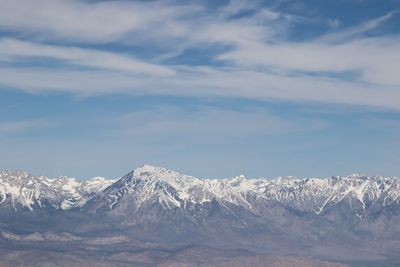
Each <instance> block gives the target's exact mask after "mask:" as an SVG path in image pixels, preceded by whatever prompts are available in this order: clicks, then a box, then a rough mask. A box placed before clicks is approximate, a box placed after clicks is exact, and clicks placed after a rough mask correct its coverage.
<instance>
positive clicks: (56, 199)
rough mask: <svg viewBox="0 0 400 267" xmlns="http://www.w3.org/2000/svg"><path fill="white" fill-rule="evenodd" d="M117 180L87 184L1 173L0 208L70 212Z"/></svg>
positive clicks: (103, 180) (100, 180)
mask: <svg viewBox="0 0 400 267" xmlns="http://www.w3.org/2000/svg"><path fill="white" fill-rule="evenodd" d="M113 182H114V180H107V179H104V178H101V177H95V178H92V179H90V180H87V181H77V180H76V179H75V178H69V177H65V176H62V177H58V178H56V179H49V178H48V177H45V176H32V175H30V174H29V173H27V172H25V171H0V196H1V200H0V209H1V207H4V206H7V204H8V207H10V206H11V207H12V208H13V209H15V210H17V209H18V208H27V209H29V210H31V211H32V210H33V209H35V208H46V207H47V208H53V209H62V210H67V209H71V208H74V207H78V206H81V205H83V204H84V203H86V201H88V200H89V199H90V197H92V196H93V195H95V194H97V193H99V192H101V191H102V190H104V189H105V188H106V187H107V186H109V185H111V184H112V183H113Z"/></svg>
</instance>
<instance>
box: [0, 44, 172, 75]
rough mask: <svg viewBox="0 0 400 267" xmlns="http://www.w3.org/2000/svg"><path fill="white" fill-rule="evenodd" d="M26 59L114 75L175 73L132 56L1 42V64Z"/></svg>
mask: <svg viewBox="0 0 400 267" xmlns="http://www.w3.org/2000/svg"><path fill="white" fill-rule="evenodd" d="M24 57H44V58H50V59H53V60H62V61H66V62H67V63H69V64H71V65H77V66H87V67H93V68H99V69H106V70H111V71H121V72H132V73H136V74H137V73H145V74H152V75H156V76H157V75H162V76H168V75H173V74H174V71H173V70H172V69H170V68H168V67H164V66H161V65H156V64H150V63H146V62H144V61H141V60H138V59H135V58H133V57H132V56H128V55H122V54H115V53H110V52H103V51H99V50H94V49H82V48H77V47H62V46H54V45H43V44H37V43H31V42H23V41H19V40H15V39H10V38H3V39H0V60H1V59H3V60H8V61H12V60H14V59H21V58H24Z"/></svg>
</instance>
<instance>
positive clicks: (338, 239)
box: [0, 165, 400, 266]
mask: <svg viewBox="0 0 400 267" xmlns="http://www.w3.org/2000/svg"><path fill="white" fill-rule="evenodd" d="M0 231H1V236H0V256H1V255H2V258H3V259H7V260H5V261H4V264H3V265H4V266H8V265H9V266H17V265H18V264H20V266H25V265H23V264H24V262H30V264H31V265H29V264H28V265H26V266H34V265H32V264H33V262H32V259H33V258H34V257H33V256H29V255H33V254H32V253H33V251H35V249H41V250H42V251H43V250H45V251H46V253H50V254H47V257H48V258H49V259H50V258H51V259H52V260H53V258H54V261H57V262H58V264H59V265H61V266H63V265H62V264H64V263H65V266H69V265H71V260H72V259H74V258H75V259H79V260H81V261H82V264H81V265H76V266H86V264H89V262H85V261H87V260H91V261H92V262H91V263H93V262H96V264H97V265H99V266H101V265H100V263H99V262H102V264H103V263H104V266H132V264H133V263H134V266H154V265H160V266H163V265H162V264H165V263H166V262H167V263H168V262H169V263H170V265H168V266H201V265H202V264H203V266H211V265H212V266H235V264H238V263H240V264H238V265H237V266H246V264H249V266H250V265H251V266H275V265H266V264H267V262H269V263H271V262H278V264H279V262H281V265H276V266H302V263H301V262H303V261H304V262H305V263H304V264H305V265H304V266H325V264H328V265H326V266H330V265H329V264H337V265H332V266H344V264H346V265H348V266H384V265H383V264H386V266H392V265H390V264H393V266H396V265H395V264H396V263H397V262H400V179H399V178H397V177H381V176H374V177H368V176H364V175H359V174H353V175H350V176H346V177H341V176H333V177H330V178H309V179H298V178H294V177H280V178H276V179H265V178H260V179H247V178H245V177H244V176H238V177H233V178H227V179H199V178H195V177H192V176H188V175H183V174H179V173H177V172H175V171H172V170H169V169H166V168H161V167H154V166H149V165H144V166H142V167H140V168H137V169H135V170H133V171H131V172H129V173H128V174H127V175H125V176H123V177H121V178H120V179H115V180H110V179H105V178H102V177H95V178H92V179H90V180H86V181H80V180H77V179H75V178H69V177H59V178H55V179H50V178H48V177H45V176H34V175H31V174H29V173H27V172H25V171H0ZM1 244H3V245H1ZM82 249H83V250H82ZM21 251H22V252H21ZM60 251H63V253H62V254H61V255H59V254H58V252H60ZM82 251H87V253H86V254H82ZM21 253H22V254H21ZM24 253H25V254H24ZM16 255H18V257H17V256H16ZM200 255H201V256H200ZM68 257H69V258H68ZM99 257H100V259H101V261H100V260H99ZM118 257H119V258H118ZM196 257H197V258H196ZM221 257H222V258H221ZM144 258H145V259H144ZM18 259H19V260H20V262H18ZM205 259H207V260H209V261H210V262H207V261H205V262H202V261H204V260H205ZM216 259H219V260H216ZM291 260H292V262H297V263H296V264H295V265H285V262H289V264H290V261H291ZM191 261H192V262H191ZM193 261H195V263H194V262H193ZM221 261H222V262H226V265H218V264H219V263H220V262H221ZM73 262H74V263H75V261H73ZM76 262H78V260H77V261H76ZM228 262H229V264H228ZM250 262H251V263H250ZM257 262H258V263H259V264H258V263H257ZM282 262H283V263H282ZM315 262H316V263H315ZM332 262H335V263H332ZM217 263H218V264H217ZM7 264H8V265H7ZM185 264H186V265H185ZM190 264H192V265H190ZM271 264H272V263H271ZM312 264H317V265H312ZM53 265H54V264H53ZM53 265H51V264H50V265H49V266H53ZM37 266H44V265H43V262H41V261H39V262H38V265H37ZM164 266H167V265H164Z"/></svg>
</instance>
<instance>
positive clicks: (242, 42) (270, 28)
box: [0, 0, 400, 110]
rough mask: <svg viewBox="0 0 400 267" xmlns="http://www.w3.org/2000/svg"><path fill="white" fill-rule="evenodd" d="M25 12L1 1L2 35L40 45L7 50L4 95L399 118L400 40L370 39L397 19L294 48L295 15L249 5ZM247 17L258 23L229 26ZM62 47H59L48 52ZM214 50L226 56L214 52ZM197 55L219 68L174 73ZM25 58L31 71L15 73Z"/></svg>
mask: <svg viewBox="0 0 400 267" xmlns="http://www.w3.org/2000/svg"><path fill="white" fill-rule="evenodd" d="M22 2H23V3H22ZM22 2H18V3H17V2H15V1H6V0H0V7H1V8H0V25H1V27H5V28H7V29H11V30H15V31H17V32H19V33H20V34H22V35H25V36H28V37H29V36H34V37H35V40H36V41H35V42H31V41H21V40H17V39H11V38H8V39H1V40H0V60H2V65H1V66H0V85H2V86H3V87H8V88H15V89H20V90H25V91H28V92H32V93H36V92H49V91H66V92H70V93H73V94H77V95H94V94H100V93H131V94H164V95H176V96H196V97H203V96H207V97H241V98H249V99H257V100H271V99H273V100H288V101H301V102H322V103H337V104H349V105H364V106H371V107H378V108H388V109H396V110H399V109H400V107H399V105H398V103H400V90H398V88H399V86H400V75H398V69H400V54H399V53H398V51H400V45H399V44H400V42H399V38H398V37H397V36H382V37H379V36H378V37H374V38H365V37H362V33H363V32H365V31H369V30H371V29H377V27H379V26H380V25H382V23H385V22H387V21H388V20H389V19H391V18H392V17H393V16H394V15H395V14H396V12H397V11H393V12H391V13H388V14H386V15H385V16H382V17H381V18H378V19H374V20H371V21H367V22H365V23H363V24H362V25H360V26H356V27H353V28H350V29H343V30H340V31H336V32H335V33H333V34H330V35H325V36H323V37H321V38H315V39H311V40H306V41H302V42H293V41H288V40H287V39H286V38H285V35H286V34H287V23H297V22H296V19H295V20H293V19H290V20H288V19H287V18H289V17H290V16H292V15H291V14H282V13H279V12H278V11H275V10H270V9H265V8H264V9H262V8H260V9H256V8H254V4H252V5H250V6H248V5H247V4H246V3H247V2H246V1H232V2H231V4H230V5H228V6H227V8H225V9H224V8H222V9H218V10H216V11H212V12H211V11H207V12H211V14H210V13H207V12H205V11H204V10H203V9H202V7H199V6H187V5H178V4H175V3H174V2H163V3H161V2H158V1H152V2H142V1H140V2H125V1H112V2H98V3H91V2H80V1H76V0H73V1H49V0H38V1H29V0H23V1H22ZM32 10H33V11H35V12H33V11H32ZM241 10H247V11H251V12H253V13H252V14H251V15H248V16H244V17H240V18H231V17H230V16H231V15H232V14H237V13H238V12H240V11H241ZM251 12H250V13H251ZM280 18H282V19H280ZM54 40H59V42H58V43H59V44H58V45H54V44H53V45H49V44H48V42H49V41H52V43H54ZM65 40H75V41H79V42H93V43H96V42H117V43H118V42H124V44H125V45H127V46H128V47H129V44H131V43H140V44H141V45H142V46H146V45H147V46H148V47H147V48H146V50H149V51H153V50H154V51H159V49H160V48H162V52H160V53H157V52H154V53H155V56H154V57H153V58H150V59H146V60H144V59H139V58H142V57H138V56H136V57H135V56H133V55H132V54H135V53H137V54H136V55H138V53H140V52H141V50H140V49H138V50H135V52H133V51H131V53H129V55H127V54H124V53H118V52H109V51H102V50H99V48H97V49H93V48H90V46H86V48H81V47H79V44H78V43H76V44H75V46H70V45H69V46H66V45H65V46H63V45H62V44H63V41H64V42H65ZM215 46H218V47H225V49H224V50H223V51H221V50H218V49H216V50H215V51H214V50H213V49H214V47H215ZM192 48H195V49H196V48H202V49H204V50H208V51H210V52H215V54H216V55H215V56H214V57H213V58H211V61H212V62H211V64H210V63H209V62H205V63H202V64H205V65H208V66H207V67H205V66H203V67H199V66H196V64H195V65H192V64H189V63H188V64H185V65H184V64H177V63H175V64H168V63H166V62H167V61H165V59H171V58H175V57H177V56H179V55H180V53H182V52H184V51H187V50H190V49H192ZM382 48H384V49H382ZM38 57H39V58H41V57H45V58H47V59H51V60H54V61H56V62H59V61H61V62H62V63H63V64H62V66H61V67H55V68H53V67H46V66H43V65H41V67H39V66H36V65H34V63H35V61H34V59H35V58H38ZM21 58H22V59H25V60H32V64H28V65H27V66H25V67H21V66H20V65H18V66H19V67H16V66H15V65H13V64H9V63H15V62H18V60H19V59H21ZM147 58H149V57H147ZM163 60H164V61H163ZM178 62H179V61H178ZM213 63H223V64H222V67H221V66H216V65H214V64H213ZM198 64H200V63H198ZM32 65H33V67H32ZM76 66H78V67H82V66H83V67H89V69H88V70H82V69H81V68H74V67H76ZM67 67H68V68H67ZM343 74H351V75H353V76H352V77H350V78H348V76H347V77H343ZM354 74H355V75H354Z"/></svg>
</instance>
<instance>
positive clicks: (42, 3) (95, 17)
mask: <svg viewBox="0 0 400 267" xmlns="http://www.w3.org/2000/svg"><path fill="white" fill-rule="evenodd" d="M0 7H1V8H0V27H3V28H6V29H9V30H16V31H24V32H26V33H30V34H38V33H39V34H41V35H42V37H48V38H63V39H70V40H78V41H86V42H109V41H112V40H121V39H122V38H123V37H124V36H126V35H127V34H129V33H131V32H141V31H146V30H148V29H149V28H159V27H164V25H165V22H166V21H168V20H170V19H174V18H177V17H180V16H187V15H190V14H191V13H192V12H196V11H197V8H196V7H193V6H174V5H167V4H166V3H165V2H161V1H155V2H153V1H151V2H150V1H149V2H147V1H137V2H128V1H101V2H97V3H90V2H85V1H77V0H70V1H52V0H21V1H18V2H17V1H13V0H0Z"/></svg>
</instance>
